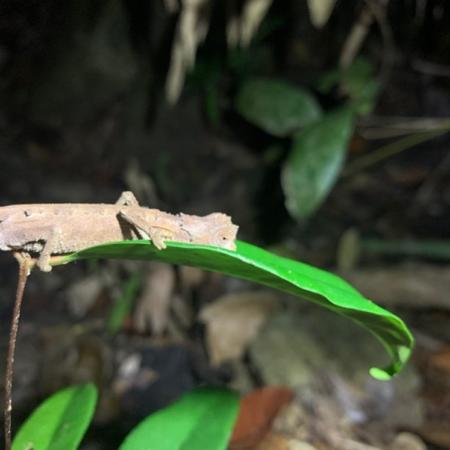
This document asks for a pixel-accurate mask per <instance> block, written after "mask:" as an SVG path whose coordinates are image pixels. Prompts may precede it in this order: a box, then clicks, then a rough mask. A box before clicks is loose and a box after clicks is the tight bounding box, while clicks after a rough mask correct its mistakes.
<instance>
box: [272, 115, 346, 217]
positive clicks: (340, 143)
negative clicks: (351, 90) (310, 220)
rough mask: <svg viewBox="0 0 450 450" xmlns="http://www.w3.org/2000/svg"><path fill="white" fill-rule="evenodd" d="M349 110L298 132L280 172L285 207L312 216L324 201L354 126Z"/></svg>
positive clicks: (334, 178) (293, 211)
mask: <svg viewBox="0 0 450 450" xmlns="http://www.w3.org/2000/svg"><path fill="white" fill-rule="evenodd" d="M352 122H353V121H352V114H351V112H350V110H349V109H341V110H339V111H335V112H333V113H329V114H327V115H326V116H325V117H324V118H323V119H322V120H320V121H319V122H316V123H314V124H312V125H309V126H308V127H306V128H304V129H303V130H302V131H300V132H299V133H297V134H296V136H295V137H294V141H293V145H292V149H291V152H290V154H289V156H288V158H287V160H286V161H285V163H284V166H283V168H282V172H281V184H282V187H283V191H284V195H285V197H286V208H287V209H288V211H289V213H290V214H291V215H292V216H293V217H295V218H297V219H304V218H306V217H309V216H310V215H311V214H312V213H313V212H314V211H315V210H316V209H317V208H318V207H319V206H320V205H321V204H322V202H323V201H324V199H325V197H326V196H327V195H328V193H329V191H330V190H331V188H332V187H333V185H334V183H335V182H336V179H337V177H338V175H339V173H340V171H341V168H342V164H343V162H344V157H345V154H346V150H347V143H348V140H349V138H350V133H351V131H352V128H353V123H352Z"/></svg>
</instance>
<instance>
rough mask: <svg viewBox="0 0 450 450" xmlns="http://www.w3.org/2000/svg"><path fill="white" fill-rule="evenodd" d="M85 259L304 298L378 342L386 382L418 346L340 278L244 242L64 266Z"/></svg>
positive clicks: (107, 248)
mask: <svg viewBox="0 0 450 450" xmlns="http://www.w3.org/2000/svg"><path fill="white" fill-rule="evenodd" d="M84 258H122V259H139V260H158V261H161V262H166V263H170V264H184V265H188V266H194V267H199V268H201V269H205V270H211V271H214V272H221V273H223V274H225V275H231V276H234V277H238V278H242V279H245V280H250V281H254V282H256V283H259V284H262V285H265V286H269V287H272V288H274V289H279V290H281V291H284V292H288V293H290V294H292V295H294V296H297V297H302V298H305V299H307V300H309V301H311V302H313V303H316V304H318V305H321V306H323V307H325V308H327V309H330V310H332V311H335V312H337V313H339V314H341V315H344V316H347V317H349V318H350V319H352V320H354V321H355V322H357V323H358V324H360V325H362V326H364V327H366V328H367V329H368V330H369V331H370V332H371V333H373V334H374V335H375V336H376V337H377V338H378V340H379V341H380V342H381V343H382V344H383V345H384V347H385V349H386V350H387V352H388V353H389V355H390V357H391V360H392V361H391V364H390V365H389V367H387V368H386V369H376V370H374V371H372V375H374V376H375V377H377V378H383V379H387V378H389V377H390V376H392V375H394V374H395V373H397V372H398V371H399V370H400V369H401V368H402V366H403V365H404V364H405V362H406V361H407V359H408V357H409V355H410V353H411V350H412V347H413V344H414V339H413V337H412V335H411V333H410V331H409V330H408V328H407V327H406V325H405V324H404V323H403V321H402V320H401V319H400V318H398V317H397V316H395V315H394V314H392V313H390V312H389V311H386V310H385V309H383V308H381V307H379V306H377V305H376V304H375V303H373V302H371V301H370V300H367V299H366V298H364V297H363V296H362V295H361V294H360V293H359V292H358V291H357V290H356V289H354V288H353V287H352V286H350V285H349V284H348V283H347V282H345V281H344V280H342V279H341V278H339V277H337V276H336V275H333V274H331V273H328V272H325V271H324V270H320V269H317V268H315V267H312V266H308V265H307V264H303V263H301V262H298V261H294V260H291V259H288V258H283V257H281V256H277V255H274V254H272V253H269V252H267V251H265V250H263V249H261V248H259V247H256V246H253V245H250V244H247V243H245V242H241V241H238V242H237V249H236V251H232V250H226V249H224V248H220V247H213V246H207V245H193V244H185V243H177V242H170V241H169V242H167V248H166V249H165V250H157V249H156V248H155V247H154V246H153V245H152V244H151V243H150V242H149V241H120V242H114V243H110V244H104V245H100V246H97V247H92V248H89V249H85V250H82V251H80V252H78V253H72V254H70V255H65V256H62V257H60V258H59V263H67V262H70V261H76V260H79V259H84ZM355 345H357V343H356V344H355ZM299 351H301V349H299Z"/></svg>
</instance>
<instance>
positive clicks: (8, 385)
mask: <svg viewBox="0 0 450 450" xmlns="http://www.w3.org/2000/svg"><path fill="white" fill-rule="evenodd" d="M14 256H15V257H16V259H17V261H18V262H19V279H18V282H17V291H16V300H15V303H14V311H13V315H12V320H11V328H10V331H9V341H8V356H7V360H6V374H5V406H4V415H5V450H11V442H12V439H11V417H12V384H13V376H14V356H15V351H16V341H17V332H18V330H19V319H20V312H21V306H22V300H23V293H24V291H25V285H26V283H27V278H28V275H29V274H30V268H31V264H30V263H31V261H30V258H29V257H28V256H27V255H23V254H19V253H17V254H15V255H14Z"/></svg>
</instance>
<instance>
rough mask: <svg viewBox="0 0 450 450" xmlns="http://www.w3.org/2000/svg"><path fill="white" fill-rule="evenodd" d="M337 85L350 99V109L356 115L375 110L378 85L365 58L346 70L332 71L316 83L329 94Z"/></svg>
mask: <svg viewBox="0 0 450 450" xmlns="http://www.w3.org/2000/svg"><path fill="white" fill-rule="evenodd" d="M337 84H339V86H340V90H341V91H342V92H343V93H344V94H346V95H347V96H348V97H349V99H350V104H351V107H352V108H353V109H354V111H355V112H356V113H357V114H360V115H365V114H369V113H370V112H372V111H373V109H374V108H375V104H376V101H377V97H378V93H379V91H380V83H379V82H378V81H377V80H376V79H375V77H374V73H373V66H372V64H371V63H370V61H368V60H366V59H365V58H358V59H356V60H355V61H354V63H353V64H352V65H351V66H349V67H346V68H343V69H341V68H339V69H335V70H332V71H330V72H328V73H327V74H325V75H324V76H323V77H322V78H321V79H320V81H319V83H318V88H319V90H320V91H322V92H324V93H328V92H330V91H331V90H332V89H333V88H334V87H335V86H336V85H337Z"/></svg>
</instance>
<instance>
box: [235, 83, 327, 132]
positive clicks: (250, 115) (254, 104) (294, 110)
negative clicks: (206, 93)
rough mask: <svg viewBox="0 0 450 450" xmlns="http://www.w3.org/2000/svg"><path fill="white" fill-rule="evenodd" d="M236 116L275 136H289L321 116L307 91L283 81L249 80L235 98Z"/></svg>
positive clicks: (318, 108)
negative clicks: (238, 115) (240, 116)
mask: <svg viewBox="0 0 450 450" xmlns="http://www.w3.org/2000/svg"><path fill="white" fill-rule="evenodd" d="M236 108H237V111H238V112H239V114H241V115H242V116H243V117H245V119H247V120H248V121H249V122H251V123H253V124H254V125H256V126H258V127H260V128H262V129H263V130H264V131H266V132H268V133H271V134H273V135H275V136H280V137H283V136H289V135H290V134H292V133H293V132H295V131H297V130H299V129H300V128H301V127H303V126H305V125H308V124H310V123H312V122H314V121H316V120H317V119H319V118H320V116H321V115H322V111H321V109H320V106H319V105H318V103H317V102H316V100H315V98H314V97H313V96H312V95H311V94H310V93H309V92H308V91H306V90H304V89H301V88H299V87H296V86H293V85H291V84H289V83H286V82H284V81H278V80H265V79H260V78H256V79H252V80H249V81H247V82H246V83H244V85H243V86H242V87H241V89H240V91H239V93H238V95H237V98H236Z"/></svg>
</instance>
